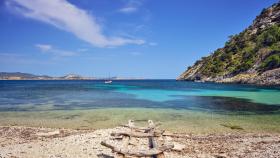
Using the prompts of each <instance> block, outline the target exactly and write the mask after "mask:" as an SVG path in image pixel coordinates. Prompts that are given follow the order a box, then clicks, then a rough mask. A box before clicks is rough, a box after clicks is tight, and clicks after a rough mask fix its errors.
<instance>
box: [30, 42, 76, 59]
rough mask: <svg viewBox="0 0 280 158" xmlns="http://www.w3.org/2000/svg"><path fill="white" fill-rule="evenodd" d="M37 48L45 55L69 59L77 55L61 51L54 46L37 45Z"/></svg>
mask: <svg viewBox="0 0 280 158" xmlns="http://www.w3.org/2000/svg"><path fill="white" fill-rule="evenodd" d="M35 47H37V48H38V49H40V50H41V51H42V52H43V53H49V54H53V55H54V56H56V57H69V56H75V55H77V53H76V52H72V51H67V50H61V49H56V48H53V46H52V45H49V44H36V45H35Z"/></svg>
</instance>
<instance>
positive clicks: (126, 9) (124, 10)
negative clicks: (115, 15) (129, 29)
mask: <svg viewBox="0 0 280 158" xmlns="http://www.w3.org/2000/svg"><path fill="white" fill-rule="evenodd" d="M137 10H138V9H137V8H136V7H124V8H121V9H119V12H121V13H127V14H128V13H133V12H136V11H137Z"/></svg>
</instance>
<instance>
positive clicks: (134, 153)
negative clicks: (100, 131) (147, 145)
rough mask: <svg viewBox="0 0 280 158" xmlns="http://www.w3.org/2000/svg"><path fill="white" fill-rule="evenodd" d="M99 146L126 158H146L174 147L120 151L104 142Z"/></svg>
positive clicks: (165, 146) (118, 148)
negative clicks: (133, 157)
mask: <svg viewBox="0 0 280 158" xmlns="http://www.w3.org/2000/svg"><path fill="white" fill-rule="evenodd" d="M101 145H103V146H106V147H108V148H110V149H112V151H114V152H117V153H119V154H122V155H128V156H136V157H147V156H154V155H159V154H161V153H163V152H164V151H166V150H170V149H172V148H173V147H174V145H164V146H162V147H158V148H152V149H149V150H129V149H121V148H120V147H116V146H113V145H111V144H109V143H107V142H105V141H102V142H101Z"/></svg>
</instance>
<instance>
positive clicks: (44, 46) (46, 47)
mask: <svg viewBox="0 0 280 158" xmlns="http://www.w3.org/2000/svg"><path fill="white" fill-rule="evenodd" d="M35 46H36V47H37V48H39V49H40V50H41V51H43V52H46V51H49V50H51V49H52V46H51V45H48V44H36V45H35Z"/></svg>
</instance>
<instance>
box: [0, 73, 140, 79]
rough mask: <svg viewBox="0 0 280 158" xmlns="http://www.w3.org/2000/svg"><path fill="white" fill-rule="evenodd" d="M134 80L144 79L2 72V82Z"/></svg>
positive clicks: (0, 77) (0, 76) (0, 75)
mask: <svg viewBox="0 0 280 158" xmlns="http://www.w3.org/2000/svg"><path fill="white" fill-rule="evenodd" d="M108 79H110V80H128V79H129V80H132V79H135V80H136V79H142V78H124V77H108V78H98V77H85V76H81V75H77V74H68V75H65V76H61V77H52V76H47V75H34V74H30V73H22V72H0V80H108Z"/></svg>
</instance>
